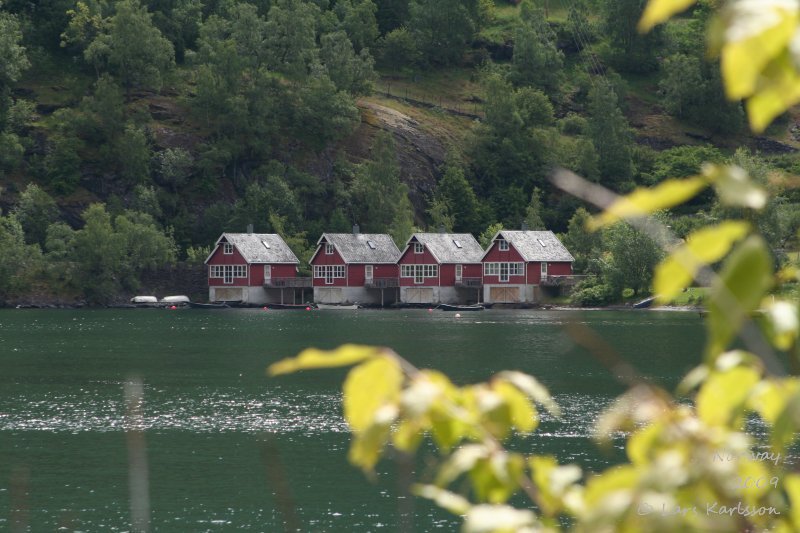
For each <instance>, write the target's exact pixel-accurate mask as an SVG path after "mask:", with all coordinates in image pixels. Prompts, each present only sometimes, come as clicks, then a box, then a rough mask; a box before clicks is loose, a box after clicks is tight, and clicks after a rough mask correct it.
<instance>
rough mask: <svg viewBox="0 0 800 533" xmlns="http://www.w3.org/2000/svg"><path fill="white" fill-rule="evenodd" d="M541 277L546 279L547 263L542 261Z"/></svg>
mask: <svg viewBox="0 0 800 533" xmlns="http://www.w3.org/2000/svg"><path fill="white" fill-rule="evenodd" d="M542 279H547V263H546V262H544V261H542Z"/></svg>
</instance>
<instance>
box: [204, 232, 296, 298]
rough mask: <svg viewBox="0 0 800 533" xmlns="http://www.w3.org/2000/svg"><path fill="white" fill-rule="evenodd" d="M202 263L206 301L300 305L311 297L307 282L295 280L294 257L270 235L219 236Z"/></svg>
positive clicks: (277, 237)
mask: <svg viewBox="0 0 800 533" xmlns="http://www.w3.org/2000/svg"><path fill="white" fill-rule="evenodd" d="M205 264H206V265H207V266H208V301H210V302H241V303H245V304H252V305H261V304H268V303H302V302H304V301H305V299H306V297H310V295H311V294H310V293H311V291H310V288H311V279H310V278H300V277H297V267H298V264H299V261H298V259H297V256H295V255H294V253H293V252H292V250H291V249H290V248H289V246H288V245H287V244H286V242H285V241H284V240H283V239H282V238H281V236H280V235H277V234H274V233H223V234H222V235H221V236H220V237H219V239H217V242H216V244H215V246H214V250H212V252H211V253H210V254H209V256H208V257H207V258H206V261H205Z"/></svg>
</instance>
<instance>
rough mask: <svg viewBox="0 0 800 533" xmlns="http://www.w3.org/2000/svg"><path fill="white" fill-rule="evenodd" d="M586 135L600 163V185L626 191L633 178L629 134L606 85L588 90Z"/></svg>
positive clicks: (612, 91)
mask: <svg viewBox="0 0 800 533" xmlns="http://www.w3.org/2000/svg"><path fill="white" fill-rule="evenodd" d="M588 110H589V135H590V137H591V139H592V142H593V143H594V147H595V149H596V150H597V155H598V157H599V161H600V165H599V166H600V176H601V178H602V180H603V182H604V183H605V184H607V185H609V186H612V187H614V188H617V189H623V190H624V189H627V188H628V187H629V186H630V180H631V177H632V176H633V164H632V160H631V144H632V141H633V139H632V132H631V129H630V126H628V121H627V119H626V118H625V115H623V114H622V111H620V109H619V102H618V100H617V94H616V93H615V92H614V89H613V88H612V87H611V85H610V84H608V83H602V82H601V83H598V84H597V85H595V86H594V87H593V88H592V90H591V91H589V106H588Z"/></svg>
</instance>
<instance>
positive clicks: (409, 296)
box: [398, 233, 483, 304]
mask: <svg viewBox="0 0 800 533" xmlns="http://www.w3.org/2000/svg"><path fill="white" fill-rule="evenodd" d="M482 255H483V249H482V248H481V245H480V244H478V241H476V240H475V237H473V236H472V235H471V234H469V233H415V234H414V235H412V236H411V238H410V239H409V240H408V242H406V246H405V249H404V250H403V253H402V255H401V257H400V260H399V261H398V265H399V267H400V301H401V302H404V303H412V304H439V303H446V304H466V303H475V302H478V301H480V299H481V293H480V288H481V285H482V279H481V256H482Z"/></svg>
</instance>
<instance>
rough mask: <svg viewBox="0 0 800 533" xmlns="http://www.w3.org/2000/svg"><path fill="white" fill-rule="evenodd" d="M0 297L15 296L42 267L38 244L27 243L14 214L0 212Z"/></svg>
mask: <svg viewBox="0 0 800 533" xmlns="http://www.w3.org/2000/svg"><path fill="white" fill-rule="evenodd" d="M0 247H2V250H3V253H2V254H0V298H2V297H8V296H13V295H14V294H15V293H17V292H18V291H21V290H22V289H24V288H26V287H27V286H28V285H29V283H30V282H31V280H33V279H35V277H36V274H37V270H38V269H39V268H40V267H41V255H42V253H41V249H40V248H39V245H38V244H31V245H28V244H25V232H24V230H23V229H22V225H21V224H20V223H19V221H18V220H17V218H16V217H15V216H14V215H9V216H3V215H2V213H0Z"/></svg>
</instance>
